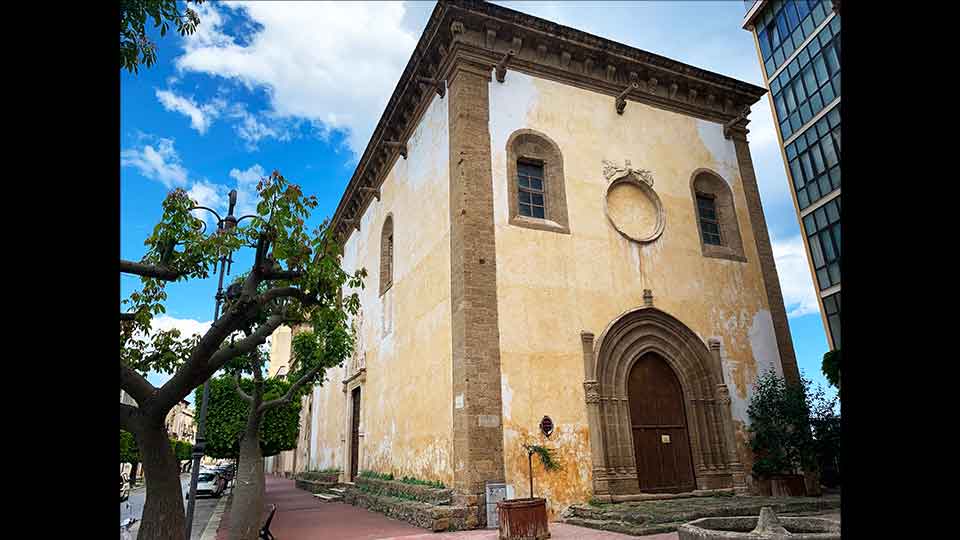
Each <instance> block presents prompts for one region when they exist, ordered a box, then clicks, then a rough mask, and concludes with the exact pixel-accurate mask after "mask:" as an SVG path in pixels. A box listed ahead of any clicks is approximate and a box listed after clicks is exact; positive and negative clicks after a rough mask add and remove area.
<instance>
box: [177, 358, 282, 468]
mask: <svg viewBox="0 0 960 540" xmlns="http://www.w3.org/2000/svg"><path fill="white" fill-rule="evenodd" d="M253 386H254V381H252V380H249V379H242V380H241V382H240V387H241V388H243V390H244V391H245V392H247V393H248V394H249V393H250V392H252V391H253ZM263 386H264V395H265V397H268V398H272V397H277V396H280V395H282V394H284V393H286V391H287V389H288V388H289V387H290V383H289V382H288V381H286V380H283V379H267V380H265V381H263ZM235 388H236V387H235V383H234V381H232V380H230V377H229V376H220V377H216V378H212V379H210V396H209V399H210V402H209V403H208V404H207V425H206V433H205V435H206V442H207V445H206V449H205V450H204V453H205V454H206V455H208V456H210V457H212V458H216V459H224V458H227V459H236V458H238V457H239V455H240V437H241V435H243V433H244V431H245V429H246V425H247V419H248V417H249V415H250V403H249V402H247V401H245V400H244V399H243V398H241V397H240V395H239V394H237V391H236V389H235ZM202 395H203V388H202V387H201V388H198V389H197V392H196V399H197V400H200V399H202ZM197 402H198V403H199V401H197ZM299 435H300V400H299V399H295V400H292V401H291V402H290V403H289V404H288V405H282V406H280V407H275V408H272V409H270V410H268V411H267V412H266V413H264V417H263V420H262V421H261V422H260V449H261V450H262V451H263V455H264V457H268V456H274V455H277V454H279V453H280V452H283V451H285V450H293V449H294V448H296V446H297V437H298V436H299Z"/></svg>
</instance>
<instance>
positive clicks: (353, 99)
mask: <svg viewBox="0 0 960 540" xmlns="http://www.w3.org/2000/svg"><path fill="white" fill-rule="evenodd" d="M405 10H406V7H405V6H404V5H403V4H402V3H399V2H343V3H328V2H222V3H217V4H216V5H213V4H204V5H201V6H199V7H198V13H199V15H200V19H201V23H200V25H199V27H198V29H197V32H196V33H194V34H193V35H192V36H189V37H187V38H185V39H184V54H183V55H182V56H180V57H179V58H178V59H177V61H176V64H177V67H178V68H179V69H180V70H182V71H193V72H199V73H206V74H209V75H214V76H219V77H224V78H227V79H232V80H236V81H238V82H240V83H242V84H244V85H246V86H247V87H248V88H250V89H265V90H266V91H267V94H268V96H269V100H270V106H271V108H272V110H271V111H269V114H268V116H271V117H273V118H276V119H306V120H309V121H311V122H313V123H315V124H318V125H319V126H321V132H322V131H323V130H325V129H326V130H330V129H333V130H344V131H345V132H346V143H347V145H348V146H349V147H350V149H351V150H352V151H353V152H354V154H355V155H359V154H360V153H362V151H363V149H364V148H365V146H366V143H367V140H368V139H369V137H370V135H371V133H372V132H373V129H374V127H376V123H377V121H378V120H379V118H380V114H381V113H382V111H383V108H384V107H385V106H386V103H387V99H388V98H389V96H390V93H391V92H392V90H393V87H394V85H395V84H396V81H397V79H399V77H400V74H401V73H402V71H403V67H404V65H406V62H407V60H408V58H409V56H410V54H411V53H412V52H413V48H414V46H415V45H416V41H417V37H418V36H416V35H415V34H414V33H413V32H411V31H410V30H408V29H406V28H404V27H403V25H402V19H403V17H404V13H405ZM241 13H242V14H243V15H244V16H246V17H248V18H249V19H250V20H251V21H252V22H253V23H254V24H255V25H256V30H255V33H253V34H251V35H248V36H242V37H243V38H244V39H243V40H242V41H241V40H240V39H239V37H240V36H236V37H235V36H231V35H227V34H226V33H224V26H225V22H226V17H228V16H229V17H234V16H237V15H239V14H241ZM241 120H243V122H244V123H243V124H241V126H240V127H238V128H237V129H238V133H239V134H240V135H241V137H245V138H248V139H249V140H253V141H254V144H255V141H256V140H259V139H260V138H263V137H266V136H270V131H271V129H273V128H271V127H270V126H266V125H264V124H262V123H258V122H256V121H255V119H254V121H248V120H247V119H245V118H241ZM248 142H249V141H248Z"/></svg>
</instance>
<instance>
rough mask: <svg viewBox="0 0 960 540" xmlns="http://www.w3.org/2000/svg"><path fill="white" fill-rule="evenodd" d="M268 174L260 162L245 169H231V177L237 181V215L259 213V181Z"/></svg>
mask: <svg viewBox="0 0 960 540" xmlns="http://www.w3.org/2000/svg"><path fill="white" fill-rule="evenodd" d="M265 176H267V175H266V173H265V172H264V170H263V167H261V166H260V164H258V163H257V164H254V165H253V166H251V167H250V168H248V169H247V170H245V171H241V170H240V169H231V170H230V178H233V179H234V180H236V181H237V210H236V212H237V215H238V216H243V215H246V214H256V213H257V201H258V200H259V196H258V195H257V182H259V181H260V179H261V178H263V177H265Z"/></svg>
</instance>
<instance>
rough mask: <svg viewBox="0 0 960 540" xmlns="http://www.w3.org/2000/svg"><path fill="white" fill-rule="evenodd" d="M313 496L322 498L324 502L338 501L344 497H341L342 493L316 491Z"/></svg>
mask: <svg viewBox="0 0 960 540" xmlns="http://www.w3.org/2000/svg"><path fill="white" fill-rule="evenodd" d="M313 496H314V497H316V498H318V499H320V500H321V501H323V502H337V501H339V500H341V499H343V497H341V496H340V495H333V494H330V493H314V494H313Z"/></svg>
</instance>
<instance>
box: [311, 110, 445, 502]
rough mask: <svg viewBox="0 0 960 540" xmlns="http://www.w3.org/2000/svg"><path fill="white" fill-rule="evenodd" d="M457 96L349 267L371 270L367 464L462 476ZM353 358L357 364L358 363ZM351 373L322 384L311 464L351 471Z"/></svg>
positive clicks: (396, 171)
mask: <svg viewBox="0 0 960 540" xmlns="http://www.w3.org/2000/svg"><path fill="white" fill-rule="evenodd" d="M447 125H448V121H447V100H445V99H441V98H439V96H436V97H434V99H433V101H432V103H431V104H430V106H429V107H428V108H427V110H426V112H425V113H424V115H423V117H422V119H421V120H420V123H419V125H418V127H417V128H416V130H415V131H414V133H413V134H412V136H411V137H410V139H409V140H408V141H407V151H408V155H407V159H403V158H401V157H398V158H397V160H396V162H395V163H394V165H393V169H392V170H391V172H390V174H389V175H388V177H387V179H386V181H385V182H384V183H383V185H382V186H381V197H380V200H379V202H378V201H376V200H373V201H372V202H371V205H370V207H369V208H368V209H367V210H366V212H364V214H363V217H362V221H361V223H360V230H359V231H353V233H352V234H351V235H350V238H349V240H348V241H347V243H346V246H345V248H344V262H343V265H344V268H345V269H346V270H348V271H353V270H354V269H357V268H361V267H363V268H366V269H367V272H368V276H367V279H366V283H365V285H366V288H365V289H364V290H363V291H362V292H361V293H360V296H361V305H362V314H361V316H359V317H357V318H356V320H355V321H354V322H355V324H356V326H357V328H358V334H359V343H358V355H357V357H356V358H355V359H353V360H352V361H353V362H359V363H360V364H361V365H365V368H366V375H365V382H364V383H363V384H362V386H361V388H362V390H361V422H360V432H361V435H362V436H361V437H360V450H359V469H358V470H361V471H362V470H364V469H371V470H374V471H378V472H384V473H391V472H392V473H393V474H394V475H396V476H397V477H401V476H403V475H410V476H416V477H418V478H422V479H426V480H440V481H442V482H444V483H446V484H447V485H450V484H451V483H452V480H453V469H452V465H451V459H450V455H451V449H452V439H451V437H452V412H451V407H452V406H451V400H452V397H451V396H452V383H451V378H452V372H451V359H450V356H451V324H450V310H451V308H450V225H449V220H450V218H449V205H450V202H449V180H448V177H449V165H448V161H449V157H448V148H449V142H448V137H447V131H448V128H447ZM388 216H390V217H392V220H393V235H394V270H393V284H392V286H391V287H390V288H389V289H388V290H387V291H386V292H385V293H384V294H383V295H382V296H381V291H380V267H381V265H380V257H381V232H382V230H383V226H384V223H385V221H386V219H387V217H388ZM348 364H349V362H348ZM351 369H356V368H351V366H350V365H346V366H345V367H344V368H343V369H333V370H331V371H330V372H329V375H328V381H327V382H325V383H324V384H323V386H321V387H319V388H316V389H315V390H314V400H313V401H314V407H315V410H314V411H313V415H312V424H313V425H312V426H311V428H312V432H313V440H312V442H311V467H312V468H315V469H324V468H329V467H339V468H341V469H342V470H345V473H344V479H347V478H346V477H347V475H348V474H349V471H348V470H347V469H346V467H347V465H346V464H347V456H348V454H349V451H350V448H349V441H350V426H349V424H348V417H349V408H350V401H349V400H350V396H349V395H348V394H344V392H343V388H344V386H343V384H342V381H343V380H344V379H345V378H346V377H348V376H349V374H348V370H351Z"/></svg>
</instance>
